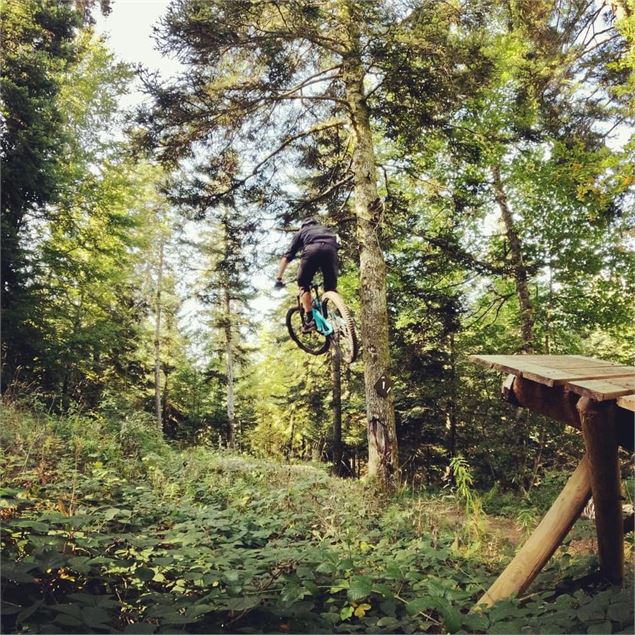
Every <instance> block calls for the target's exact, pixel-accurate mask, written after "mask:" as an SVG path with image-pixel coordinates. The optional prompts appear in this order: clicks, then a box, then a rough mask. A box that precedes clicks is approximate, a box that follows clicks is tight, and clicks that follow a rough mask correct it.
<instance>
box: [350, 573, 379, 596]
mask: <svg viewBox="0 0 635 635" xmlns="http://www.w3.org/2000/svg"><path fill="white" fill-rule="evenodd" d="M372 590H373V583H372V580H371V579H370V578H369V577H367V576H364V575H359V576H355V577H354V578H351V582H350V586H349V589H348V591H347V595H348V599H349V600H351V601H352V602H357V601H358V600H363V599H364V598H366V597H368V596H369V595H370V594H371V592H372Z"/></svg>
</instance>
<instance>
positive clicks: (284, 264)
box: [276, 256, 289, 280]
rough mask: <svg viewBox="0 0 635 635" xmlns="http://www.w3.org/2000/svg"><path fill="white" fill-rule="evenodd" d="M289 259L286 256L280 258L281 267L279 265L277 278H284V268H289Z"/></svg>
mask: <svg viewBox="0 0 635 635" xmlns="http://www.w3.org/2000/svg"><path fill="white" fill-rule="evenodd" d="M288 264H289V261H288V260H287V257H286V256H282V258H281V259H280V267H278V275H277V276H276V280H282V276H283V275H284V270H285V269H286V268H287V265H288Z"/></svg>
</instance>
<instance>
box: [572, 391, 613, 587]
mask: <svg viewBox="0 0 635 635" xmlns="http://www.w3.org/2000/svg"><path fill="white" fill-rule="evenodd" d="M577 408H578V412H579V413H580V421H581V422H582V436H583V437H584V445H585V447H586V453H587V457H588V459H589V468H590V469H589V471H590V474H591V490H592V491H593V503H594V505H595V529H596V531H597V535H598V556H599V561H600V573H601V574H602V576H603V577H604V578H606V579H607V580H608V581H609V582H611V583H612V584H621V583H622V580H623V579H624V520H623V518H622V487H621V482H620V480H621V479H620V465H619V461H618V454H617V436H616V431H615V410H616V408H615V404H614V403H613V402H608V403H598V402H597V401H594V400H592V399H588V398H587V397H582V399H580V401H578V404H577Z"/></svg>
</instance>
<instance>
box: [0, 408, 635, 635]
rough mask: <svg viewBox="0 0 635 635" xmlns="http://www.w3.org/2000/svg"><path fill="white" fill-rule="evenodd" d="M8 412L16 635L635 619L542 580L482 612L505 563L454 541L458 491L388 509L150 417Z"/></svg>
mask: <svg viewBox="0 0 635 635" xmlns="http://www.w3.org/2000/svg"><path fill="white" fill-rule="evenodd" d="M5 413H6V416H5V420H6V425H5V426H4V427H3V431H2V447H3V449H4V457H3V458H4V460H3V468H2V483H1V486H2V490H1V493H2V503H1V510H0V513H1V514H2V519H3V537H2V541H3V542H2V546H3V568H2V585H3V586H2V588H3V598H2V599H3V610H2V616H3V618H2V619H3V632H41V633H51V632H78V631H81V632H103V631H106V632H112V631H115V630H116V631H121V632H130V633H132V632H148V633H149V632H158V633H160V632H170V633H173V632H188V633H206V632H279V631H283V632H284V631H290V632H373V633H376V632H389V633H390V632H414V631H419V632H421V631H429V632H439V631H441V630H442V631H443V632H458V631H462V632H475V633H478V632H484V631H486V632H506V633H512V632H513V633H523V632H527V633H533V632H546V631H545V630H544V629H557V632H571V633H575V632H595V630H597V629H601V628H604V629H607V628H609V627H610V628H611V629H612V630H613V631H615V632H617V631H619V630H621V629H623V628H625V627H626V626H627V625H628V624H629V623H630V620H632V615H633V613H632V603H631V602H630V600H629V598H630V595H629V594H630V592H631V590H632V588H631V587H630V586H627V588H626V589H625V590H623V591H620V590H617V589H609V590H606V591H602V592H600V593H597V592H594V591H585V590H577V591H574V592H571V593H563V594H560V595H554V594H553V593H552V592H550V593H547V592H544V591H541V588H540V583H537V585H536V587H537V588H536V589H535V592H534V593H533V594H532V595H531V597H530V600H529V603H524V604H520V603H518V602H516V601H508V602H503V603H500V604H498V605H497V606H495V607H494V608H492V609H491V610H490V611H487V612H483V613H474V614H472V613H469V612H468V611H469V609H470V608H471V606H472V605H473V603H474V601H475V599H476V598H477V597H479V596H480V594H481V592H482V590H483V587H484V586H485V585H487V584H488V583H489V581H490V579H491V577H492V573H493V571H492V570H491V567H492V566H494V567H495V568H496V569H498V568H500V564H499V563H498V561H497V560H494V561H489V562H488V561H479V559H478V558H476V557H475V556H474V555H473V556H471V557H470V558H469V559H468V558H466V557H465V556H462V555H460V553H458V552H457V551H456V550H454V549H453V548H452V542H453V538H454V535H455V532H459V531H461V525H462V522H463V521H462V513H461V511H460V508H458V507H457V508H455V512H454V513H457V514H458V518H457V521H458V522H451V523H450V524H442V523H441V522H440V519H441V517H442V515H440V514H441V512H447V511H448V505H449V503H448V501H447V500H446V501H445V502H444V501H442V500H441V499H435V498H434V497H428V498H425V499H424V498H421V499H415V500H413V499H410V498H408V499H405V500H403V501H399V500H397V501H394V502H389V501H386V500H384V499H382V497H381V495H379V497H378V496H377V495H376V494H375V493H374V492H373V491H372V490H367V489H366V488H365V486H364V485H363V484H362V483H359V482H353V481H343V480H339V479H332V478H330V477H328V476H326V474H325V473H324V472H323V471H322V470H319V469H316V468H313V467H307V466H291V467H289V466H286V467H285V466H282V465H280V464H278V463H274V462H270V461H255V460H254V459H251V458H247V457H243V456H239V455H235V454H234V455H232V454H223V453H213V452H211V451H209V450H206V449H203V448H199V449H190V450H187V451H185V452H181V451H177V450H175V449H172V448H170V447H168V446H167V445H166V444H165V443H164V442H163V441H161V440H160V438H158V437H157V436H156V432H153V427H152V424H151V422H150V421H148V420H147V419H145V418H143V417H141V418H139V419H133V420H130V419H129V420H128V421H125V420H124V421H122V420H117V419H116V418H112V417H110V416H109V417H88V416H85V415H84V416H81V415H73V416H70V417H65V418H61V419H60V418H55V417H50V416H48V415H39V416H34V415H31V414H28V413H26V412H25V411H23V410H20V409H16V408H15V407H11V406H8V407H6V408H5ZM115 430H118V431H117V432H115ZM144 430H145V432H144ZM131 431H134V438H135V439H136V440H137V444H136V445H135V446H132V447H131V446H130V445H129V438H128V436H127V434H128V432H131ZM456 466H457V469H456V473H457V475H458V476H459V478H458V480H462V483H463V486H462V487H465V486H467V484H468V481H469V478H467V477H466V478H463V477H462V476H461V474H463V475H464V476H466V475H465V466H460V465H459V462H457V463H456ZM422 514H423V515H422ZM557 562H558V561H556V564H557ZM574 564H576V563H574V561H570V562H569V565H566V566H565V569H564V573H566V570H567V566H569V567H570V568H571V567H573V565H574ZM552 569H553V566H552V567H551V568H548V569H547V571H546V573H545V575H546V576H549V575H551V574H550V571H551V570H552ZM562 574H563V571H562V570H560V568H558V569H557V575H558V576H561V575H562ZM629 584H630V583H629ZM550 632H552V631H550ZM605 632H607V631H605Z"/></svg>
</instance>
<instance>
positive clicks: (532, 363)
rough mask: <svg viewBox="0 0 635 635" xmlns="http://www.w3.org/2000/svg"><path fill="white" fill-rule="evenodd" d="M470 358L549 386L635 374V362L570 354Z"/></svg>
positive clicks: (480, 356)
mask: <svg viewBox="0 0 635 635" xmlns="http://www.w3.org/2000/svg"><path fill="white" fill-rule="evenodd" d="M471 359H472V360H473V361H475V362H477V363H479V364H482V365H485V366H487V367H489V368H496V369H497V370H501V371H503V372H506V373H511V374H512V375H516V376H518V377H524V378H526V379H530V380H532V381H536V382H538V383H541V384H545V385H547V386H559V385H563V384H568V383H569V382H571V381H582V380H587V379H597V378H601V377H630V376H632V377H635V366H623V365H621V364H613V363H612V362H602V361H599V362H597V364H596V365H590V363H589V362H587V361H586V360H580V359H579V358H576V357H575V356H571V355H559V356H557V357H554V356H552V355H473V356H472V357H471ZM538 359H543V360H544V362H543V363H538V362H537V360H538ZM551 363H554V364H556V365H557V366H558V368H553V367H550V366H548V364H551ZM580 364H583V365H582V366H580ZM567 365H568V366H567Z"/></svg>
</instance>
